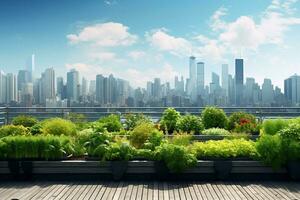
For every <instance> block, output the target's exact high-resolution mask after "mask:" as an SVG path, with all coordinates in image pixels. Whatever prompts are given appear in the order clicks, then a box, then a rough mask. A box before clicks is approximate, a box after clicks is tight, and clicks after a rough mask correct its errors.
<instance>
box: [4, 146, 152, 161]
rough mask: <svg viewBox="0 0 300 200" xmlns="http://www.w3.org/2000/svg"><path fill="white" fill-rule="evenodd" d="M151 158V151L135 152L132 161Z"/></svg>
mask: <svg viewBox="0 0 300 200" xmlns="http://www.w3.org/2000/svg"><path fill="white" fill-rule="evenodd" d="M0 145H1V144H0ZM0 148H1V147H0ZM153 157H154V152H153V151H152V150H151V149H136V150H135V154H134V159H143V160H153Z"/></svg>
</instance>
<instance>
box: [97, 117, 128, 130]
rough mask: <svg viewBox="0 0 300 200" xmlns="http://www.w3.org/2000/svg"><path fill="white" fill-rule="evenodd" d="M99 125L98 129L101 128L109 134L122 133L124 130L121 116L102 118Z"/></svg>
mask: <svg viewBox="0 0 300 200" xmlns="http://www.w3.org/2000/svg"><path fill="white" fill-rule="evenodd" d="M97 123H98V126H99V127H98V128H100V127H101V128H103V129H105V130H107V131H108V132H116V131H120V130H121V129H122V128H123V126H122V123H121V120H120V116H119V115H113V114H111V115H109V116H107V117H103V118H100V119H99V120H98V121H97Z"/></svg>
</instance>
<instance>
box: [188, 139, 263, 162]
mask: <svg viewBox="0 0 300 200" xmlns="http://www.w3.org/2000/svg"><path fill="white" fill-rule="evenodd" d="M191 151H192V152H194V153H195V155H196V156H197V158H198V159H203V158H206V159H226V158H239V157H243V158H253V157H255V156H256V155H257V153H256V148H255V143H254V142H253V141H247V140H245V139H232V140H227V139H225V140H210V141H207V142H195V143H194V144H193V145H192V147H191Z"/></svg>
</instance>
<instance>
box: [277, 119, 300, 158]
mask: <svg viewBox="0 0 300 200" xmlns="http://www.w3.org/2000/svg"><path fill="white" fill-rule="evenodd" d="M279 136H280V138H281V140H282V150H283V152H284V154H285V155H286V159H287V161H291V160H300V151H299V147H300V124H298V123H295V122H292V123H291V124H289V125H288V126H287V128H284V129H282V130H280V131H279Z"/></svg>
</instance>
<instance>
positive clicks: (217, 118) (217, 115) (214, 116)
mask: <svg viewBox="0 0 300 200" xmlns="http://www.w3.org/2000/svg"><path fill="white" fill-rule="evenodd" d="M201 116H202V122H203V125H204V127H205V128H206V129H209V128H225V127H226V125H227V117H226V114H225V112H224V111H223V110H222V109H219V108H216V107H206V108H205V109H204V110H203V112H202V114H201Z"/></svg>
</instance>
